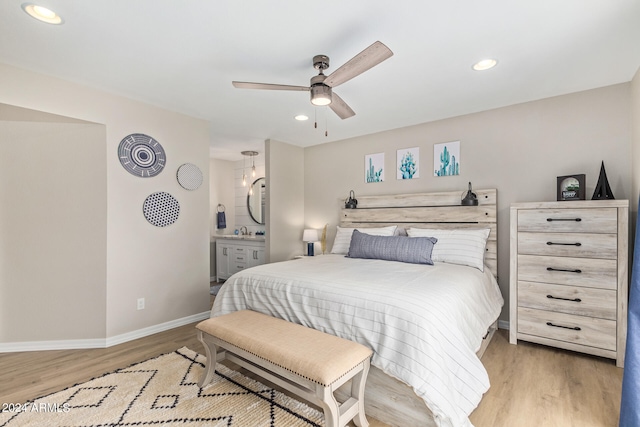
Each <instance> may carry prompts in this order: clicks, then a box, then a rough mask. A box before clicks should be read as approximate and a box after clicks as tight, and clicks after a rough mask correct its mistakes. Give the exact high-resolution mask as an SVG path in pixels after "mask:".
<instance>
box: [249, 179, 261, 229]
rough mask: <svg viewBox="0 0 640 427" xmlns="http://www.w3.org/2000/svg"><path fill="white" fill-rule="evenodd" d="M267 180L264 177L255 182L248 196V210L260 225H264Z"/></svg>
mask: <svg viewBox="0 0 640 427" xmlns="http://www.w3.org/2000/svg"><path fill="white" fill-rule="evenodd" d="M265 187H266V180H265V179H264V177H262V178H258V179H256V180H255V181H253V184H251V187H249V193H248V194H247V209H249V215H250V216H251V219H252V220H254V221H255V222H257V223H258V224H261V225H264V202H265Z"/></svg>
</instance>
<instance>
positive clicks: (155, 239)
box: [0, 64, 210, 341]
mask: <svg viewBox="0 0 640 427" xmlns="http://www.w3.org/2000/svg"><path fill="white" fill-rule="evenodd" d="M0 81H2V85H0V102H2V103H6V104H9V105H14V106H19V107H24V108H30V109H34V110H39V111H43V112H48V113H54V114H57V115H62V116H67V117H72V118H76V119H81V120H87V121H91V122H94V123H100V124H104V125H105V127H106V143H105V145H104V150H105V153H106V167H105V166H104V165H103V166H101V167H104V168H105V169H106V177H107V193H106V204H107V216H106V217H107V255H106V301H107V304H106V332H105V333H106V337H114V336H121V335H123V334H126V333H128V332H132V331H136V330H140V329H143V328H147V327H151V326H153V325H158V324H162V323H164V322H171V321H174V320H176V319H183V318H186V317H189V316H194V315H199V314H203V313H204V314H206V312H207V310H208V306H209V295H208V289H209V232H210V227H209V218H210V217H209V206H208V204H209V126H208V124H207V122H205V121H203V120H198V119H194V118H191V117H187V116H184V115H181V114H178V113H174V112H170V111H166V110H162V109H159V108H156V107H153V106H150V105H146V104H143V103H140V102H137V101H133V100H130V99H126V98H123V97H120V96H115V95H112V94H108V93H105V92H102V91H99V90H96V89H92V88H88V87H85V86H81V85H78V84H74V83H69V82H65V81H62V80H59V79H56V78H52V77H48V76H44V75H41V74H37V73H33V72H30V71H27V70H23V69H19V68H15V67H11V66H8V65H4V64H0ZM131 133H145V134H148V135H151V136H153V137H154V138H155V139H157V140H158V141H159V142H160V143H161V144H162V145H163V147H164V149H165V152H166V155H167V163H166V167H165V170H164V171H163V172H162V173H161V174H159V175H158V176H156V177H153V178H148V179H142V178H137V177H135V176H133V175H131V174H129V173H128V172H126V171H125V170H124V169H123V168H122V166H121V165H120V162H119V160H118V156H117V149H118V145H119V143H120V141H121V140H122V139H123V138H124V137H125V136H127V135H129V134H131ZM187 162H189V163H193V164H195V165H196V166H198V167H199V168H200V170H201V171H202V172H203V175H204V182H203V184H202V186H201V187H200V188H199V189H197V190H195V191H188V190H185V189H183V188H182V187H181V186H180V185H179V184H178V183H177V180H176V171H177V169H178V167H179V166H180V165H182V164H184V163H187ZM156 191H166V192H168V193H170V194H172V195H173V196H174V197H176V198H177V199H178V201H179V203H180V217H179V219H178V221H176V223H174V224H172V225H170V226H168V227H164V228H158V227H155V226H153V225H151V224H149V223H148V222H147V221H146V220H145V218H144V217H143V215H142V204H143V202H144V200H145V198H146V197H147V196H149V195H150V194H152V193H154V192H156ZM141 297H144V298H145V299H146V309H144V310H137V309H136V300H137V299H138V298H141ZM66 304H68V307H73V304H74V301H73V300H70V301H67V302H66ZM44 316H45V315H44V314H43V317H40V318H30V317H28V316H24V318H16V319H12V324H13V325H12V326H13V327H15V328H16V332H18V333H19V337H20V340H21V341H36V340H47V339H49V336H48V335H47V334H46V333H43V331H42V330H41V329H39V328H38V326H39V325H40V324H41V323H42V322H43V321H46V320H47V319H46V317H44ZM96 316H101V314H100V313H96ZM96 338H100V337H96Z"/></svg>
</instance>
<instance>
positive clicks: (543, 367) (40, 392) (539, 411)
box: [0, 324, 622, 427]
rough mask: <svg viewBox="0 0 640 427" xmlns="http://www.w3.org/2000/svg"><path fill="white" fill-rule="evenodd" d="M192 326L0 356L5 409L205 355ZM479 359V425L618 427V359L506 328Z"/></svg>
mask: <svg viewBox="0 0 640 427" xmlns="http://www.w3.org/2000/svg"><path fill="white" fill-rule="evenodd" d="M194 326H195V324H191V325H186V326H182V327H179V328H176V329H172V330H170V331H166V332H161V333H158V334H155V335H152V336H148V337H145V338H140V339H137V340H135V341H130V342H128V343H124V344H120V345H117V346H113V347H110V348H106V349H90V350H57V351H40V352H23V353H4V354H0V404H2V403H11V402H13V403H18V402H25V401H27V400H33V399H35V398H37V397H40V396H44V395H47V394H50V393H52V392H55V391H58V390H61V389H63V388H65V387H69V386H71V385H74V384H77V383H79V382H84V381H87V380H89V379H91V378H93V377H96V376H100V375H102V374H104V373H107V372H111V371H114V370H116V369H118V368H122V367H125V366H128V365H130V364H132V363H136V362H140V361H143V360H146V359H148V358H151V357H154V356H157V355H160V354H163V353H167V352H171V351H173V350H176V349H178V348H180V347H182V346H187V347H189V348H190V349H192V350H194V351H197V352H199V353H201V354H204V348H203V347H202V345H201V344H200V342H199V341H198V340H197V339H196V334H195V329H194ZM482 360H483V363H484V365H485V366H486V368H487V370H488V372H489V378H490V380H491V389H490V390H489V391H488V392H487V394H486V395H485V396H484V398H483V400H482V402H481V403H480V405H479V406H478V408H477V409H476V410H475V411H474V412H473V413H472V414H471V422H472V423H473V425H474V426H475V427H502V426H505V427H507V426H508V427H511V426H518V427H529V426H531V427H534V426H535V427H540V426H544V427H555V426H557V427H574V426H575V427H615V426H617V425H618V414H619V410H620V393H621V387H622V369H619V368H616V366H615V363H614V362H613V361H610V360H608V359H602V358H597V357H592V356H587V355H581V354H578V353H572V352H568V351H563V350H556V349H553V348H548V347H544V346H540V345H536V344H529V343H523V342H521V343H520V344H519V345H517V346H514V345H510V344H509V340H508V331H505V330H500V331H498V333H496V335H495V337H494V339H493V341H492V342H491V344H490V346H489V348H488V349H487V351H486V353H485V355H484V357H483V359H482ZM370 423H371V427H384V426H385V424H382V423H380V422H377V421H376V420H370ZM407 427H412V426H407Z"/></svg>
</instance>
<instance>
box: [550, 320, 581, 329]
mask: <svg viewBox="0 0 640 427" xmlns="http://www.w3.org/2000/svg"><path fill="white" fill-rule="evenodd" d="M547 325H548V326H553V327H554V328H564V329H571V330H572V331H581V330H582V328H581V327H580V326H562V325H555V324H553V323H551V322H547Z"/></svg>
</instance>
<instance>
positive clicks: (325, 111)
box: [324, 109, 329, 138]
mask: <svg viewBox="0 0 640 427" xmlns="http://www.w3.org/2000/svg"><path fill="white" fill-rule="evenodd" d="M328 136H329V129H328V127H327V110H326V109H325V110H324V137H325V138H326V137H328Z"/></svg>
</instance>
